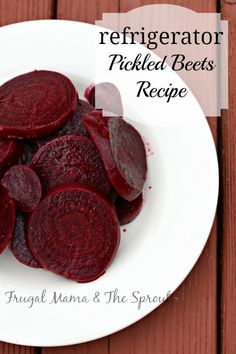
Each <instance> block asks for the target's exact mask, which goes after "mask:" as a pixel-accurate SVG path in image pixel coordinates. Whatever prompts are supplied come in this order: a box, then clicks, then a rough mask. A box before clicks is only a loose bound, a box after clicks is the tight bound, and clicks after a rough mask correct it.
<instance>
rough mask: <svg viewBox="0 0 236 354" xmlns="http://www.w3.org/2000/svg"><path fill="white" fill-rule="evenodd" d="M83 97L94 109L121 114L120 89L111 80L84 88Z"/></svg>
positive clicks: (110, 113)
mask: <svg viewBox="0 0 236 354" xmlns="http://www.w3.org/2000/svg"><path fill="white" fill-rule="evenodd" d="M84 95H85V97H86V98H87V100H88V101H89V103H90V104H91V105H93V106H94V107H95V108H96V109H102V110H103V111H105V112H107V113H108V114H109V115H113V114H112V113H114V114H115V115H116V116H123V106H122V100H121V95H120V91H119V90H118V88H117V87H116V86H115V85H114V84H112V83H111V82H101V83H99V84H97V85H90V86H89V87H87V89H86V90H85V94H84Z"/></svg>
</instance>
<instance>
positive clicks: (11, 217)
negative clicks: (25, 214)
mask: <svg viewBox="0 0 236 354" xmlns="http://www.w3.org/2000/svg"><path fill="white" fill-rule="evenodd" d="M14 225H15V206H14V202H13V200H12V199H11V198H10V197H9V194H8V192H7V190H6V188H4V187H3V186H2V185H1V184H0V254H1V253H2V252H3V251H4V250H5V248H6V247H7V246H8V245H9V243H10V241H11V237H12V234H13V230H14Z"/></svg>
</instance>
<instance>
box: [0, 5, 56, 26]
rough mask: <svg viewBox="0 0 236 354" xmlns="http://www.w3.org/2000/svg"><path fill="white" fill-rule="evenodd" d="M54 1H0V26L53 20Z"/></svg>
mask: <svg viewBox="0 0 236 354" xmlns="http://www.w3.org/2000/svg"><path fill="white" fill-rule="evenodd" d="M52 13H53V0H0V26H4V25H8V24H10V23H15V22H21V21H27V20H39V19H47V18H51V17H52Z"/></svg>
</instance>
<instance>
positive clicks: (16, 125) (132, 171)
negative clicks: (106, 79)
mask: <svg viewBox="0 0 236 354" xmlns="http://www.w3.org/2000/svg"><path fill="white" fill-rule="evenodd" d="M98 87H99V97H100V100H101V101H102V100H103V101H104V102H106V110H107V109H109V105H110V103H109V102H112V97H113V95H114V100H115V102H116V103H115V104H114V105H113V106H112V104H111V112H114V109H115V108H116V109H117V102H119V106H120V104H121V99H120V94H119V91H118V90H117V89H116V88H115V86H114V85H112V86H111V85H109V84H108V83H106V84H104V85H103V84H99V86H98ZM111 87H112V90H110V88H111ZM95 90H96V86H95V87H93V88H92V93H91V92H90V94H88V92H89V91H88V90H87V97H88V100H89V101H90V103H88V102H85V101H83V100H80V99H79V97H78V94H77V91H76V89H75V87H74V85H73V84H72V82H71V81H70V80H69V79H68V78H67V77H65V76H64V75H62V74H60V73H57V72H53V71H46V70H41V71H33V72H30V73H27V74H23V75H21V76H18V77H15V78H13V79H12V80H10V81H8V82H6V83H5V84H4V85H2V86H0V178H1V183H0V253H2V252H3V251H4V249H5V248H6V247H7V246H9V247H10V249H11V251H12V253H13V254H14V256H15V257H16V258H17V259H18V260H19V261H20V262H22V263H23V264H25V265H28V266H30V267H33V268H43V269H46V270H49V271H52V272H54V273H56V274H58V275H62V276H64V277H65V278H68V279H72V280H75V281H77V282H81V283H84V282H89V281H92V280H95V279H97V278H98V277H100V276H101V275H102V274H103V273H105V271H106V269H107V267H108V266H109V264H110V263H111V261H112V259H113V258H114V256H115V254H116V251H117V249H118V246H119V242H120V225H123V224H126V223H129V222H131V221H133V220H134V219H135V217H136V216H137V215H138V214H139V212H140V210H141V207H142V201H143V196H142V190H143V186H144V182H145V179H146V174H147V162H146V154H145V148H144V144H143V141H142V138H141V136H140V134H139V133H138V132H137V130H136V129H135V128H134V127H133V126H131V125H130V124H129V123H127V122H126V121H125V120H124V119H123V118H122V117H116V116H115V113H114V116H113V115H111V116H110V117H104V116H103V115H102V110H95V108H94V104H95ZM109 90H110V91H109ZM109 92H110V93H111V94H110V96H109V100H108V99H107V97H108V94H109ZM113 107H115V108H113Z"/></svg>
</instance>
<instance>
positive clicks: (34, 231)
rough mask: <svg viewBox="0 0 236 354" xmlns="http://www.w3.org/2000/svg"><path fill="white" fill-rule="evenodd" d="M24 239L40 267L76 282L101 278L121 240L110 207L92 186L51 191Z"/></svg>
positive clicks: (67, 187) (31, 222)
mask: <svg viewBox="0 0 236 354" xmlns="http://www.w3.org/2000/svg"><path fill="white" fill-rule="evenodd" d="M27 239H28V242H29V247H30V249H31V251H32V253H33V254H34V256H35V258H37V259H38V261H39V263H40V264H41V265H42V266H43V268H45V269H48V270H50V271H52V272H55V273H57V274H60V275H62V276H64V277H66V278H68V279H73V280H76V281H78V282H89V281H92V280H95V279H97V278H98V277H99V276H101V275H102V274H103V273H104V272H105V270H106V269H107V267H108V265H109V264H110V262H111V260H112V259H113V257H114V255H115V253H116V250H117V248H118V245H119V240H120V229H119V222H118V218H117V214H116V212H115V210H114V208H113V206H112V205H111V204H110V203H109V202H108V201H107V199H106V198H105V197H104V196H103V195H102V194H99V193H97V192H96V191H95V190H94V189H92V188H91V187H88V186H85V185H80V184H67V185H61V186H57V187H55V188H53V189H52V190H50V191H49V192H48V194H47V196H46V197H45V198H44V199H43V200H42V202H41V203H40V204H39V206H38V208H37V209H36V210H35V211H34V212H33V213H32V214H31V216H30V219H29V222H28V227H27Z"/></svg>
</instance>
